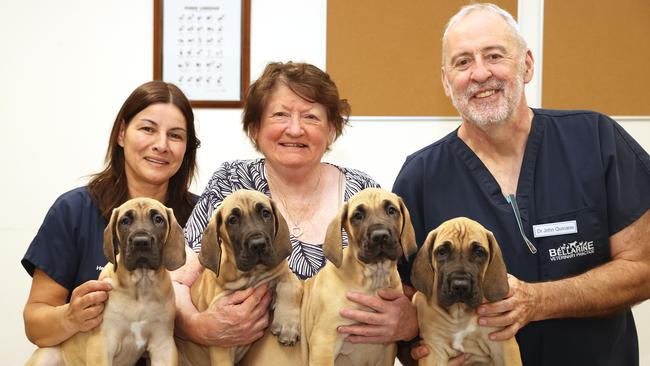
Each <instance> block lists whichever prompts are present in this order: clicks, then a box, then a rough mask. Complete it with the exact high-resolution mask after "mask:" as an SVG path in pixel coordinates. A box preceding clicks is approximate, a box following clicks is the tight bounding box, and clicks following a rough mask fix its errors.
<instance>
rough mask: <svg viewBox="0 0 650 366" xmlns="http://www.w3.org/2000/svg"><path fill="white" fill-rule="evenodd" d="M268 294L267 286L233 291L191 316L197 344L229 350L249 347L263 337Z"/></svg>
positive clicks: (266, 317)
mask: <svg viewBox="0 0 650 366" xmlns="http://www.w3.org/2000/svg"><path fill="white" fill-rule="evenodd" d="M270 302H271V292H270V291H269V290H268V286H267V285H266V284H264V285H261V286H259V287H257V288H255V289H253V288H248V289H245V290H241V291H235V292H233V293H232V294H230V295H227V296H224V297H222V298H221V299H219V300H218V301H217V302H216V303H215V304H213V305H212V306H210V307H209V308H208V309H206V310H205V311H203V312H200V313H196V314H194V315H193V316H192V318H193V319H192V320H191V324H193V325H194V326H195V327H197V331H196V334H198V338H199V339H200V343H202V344H204V345H206V346H211V345H216V346H220V347H232V346H241V345H246V344H250V343H252V342H254V341H256V340H257V339H259V338H261V337H262V335H264V329H266V327H267V326H268V324H269V311H268V310H269V309H268V308H269V304H270Z"/></svg>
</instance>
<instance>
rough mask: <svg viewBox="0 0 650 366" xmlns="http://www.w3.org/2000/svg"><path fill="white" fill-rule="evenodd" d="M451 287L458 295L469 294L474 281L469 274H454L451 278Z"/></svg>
mask: <svg viewBox="0 0 650 366" xmlns="http://www.w3.org/2000/svg"><path fill="white" fill-rule="evenodd" d="M449 288H450V289H451V291H452V292H453V293H456V294H458V295H463V294H467V293H469V292H470V291H471V289H472V281H471V279H470V278H469V276H467V275H464V274H458V275H454V276H451V278H450V279H449Z"/></svg>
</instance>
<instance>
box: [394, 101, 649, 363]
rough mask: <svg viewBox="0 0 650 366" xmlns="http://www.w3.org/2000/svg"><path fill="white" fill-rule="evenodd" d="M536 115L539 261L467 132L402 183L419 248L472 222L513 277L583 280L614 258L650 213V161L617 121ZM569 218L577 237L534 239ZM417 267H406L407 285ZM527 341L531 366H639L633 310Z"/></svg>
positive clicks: (544, 329) (526, 192)
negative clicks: (451, 225)
mask: <svg viewBox="0 0 650 366" xmlns="http://www.w3.org/2000/svg"><path fill="white" fill-rule="evenodd" d="M533 112H534V118H533V122H532V128H531V131H530V134H529V136H528V141H527V144H526V150H525V153H524V159H523V162H522V166H521V172H520V176H519V182H518V186H517V196H516V200H517V203H518V206H519V211H520V213H521V218H522V222H523V229H524V231H525V233H526V236H527V237H528V238H529V239H530V240H531V241H532V242H533V244H534V245H535V246H536V247H537V250H538V252H537V254H533V253H532V252H531V251H530V250H529V249H528V247H527V246H526V244H525V242H524V240H523V239H522V237H521V234H520V233H519V228H518V226H517V222H516V220H515V215H514V214H513V209H512V207H511V206H510V204H508V202H507V201H506V199H505V198H504V196H503V195H502V193H501V190H500V188H499V185H498V183H497V182H496V180H495V179H494V177H493V176H492V175H491V174H490V172H489V171H488V170H487V168H486V167H485V165H483V163H482V162H481V161H480V159H479V158H478V157H477V156H476V154H474V152H473V151H472V150H471V149H470V148H469V147H468V146H467V145H466V144H465V143H464V142H463V141H462V140H461V139H460V138H459V137H458V135H457V131H454V132H452V133H450V134H449V135H447V136H446V137H444V138H443V139H441V140H439V141H437V142H435V143H433V144H431V145H429V146H427V147H425V148H423V149H421V150H420V151H418V152H416V153H414V154H413V155H410V156H409V157H408V158H407V159H406V162H405V163H404V165H403V167H402V169H401V171H400V173H399V175H398V177H397V179H396V181H395V184H394V186H393V191H394V192H395V193H396V194H398V195H400V196H401V197H402V198H403V199H404V201H405V203H406V205H407V207H408V209H409V211H410V214H411V219H412V221H413V226H414V228H415V233H416V237H417V242H418V244H419V245H422V243H423V241H424V239H425V237H426V234H427V233H428V232H429V231H430V230H432V229H435V228H436V227H437V226H438V225H440V224H441V223H442V222H443V221H445V220H448V219H451V218H454V217H457V216H466V217H469V218H471V219H474V220H476V221H478V222H480V223H482V224H483V225H484V226H485V227H486V228H487V229H488V230H490V231H492V232H493V233H494V234H495V236H496V238H497V241H498V242H499V244H500V246H501V248H502V252H503V255H504V260H505V262H506V266H507V269H508V272H509V273H512V274H513V275H514V276H516V277H517V278H519V279H521V280H524V281H527V282H541V281H551V280H556V279H561V278H566V277H569V276H573V275H577V274H580V273H584V272H586V271H588V270H590V269H592V268H594V267H596V266H599V265H601V264H603V263H605V262H607V261H609V260H610V259H611V255H610V248H609V237H611V236H612V235H614V234H616V233H617V232H619V231H620V230H622V229H624V228H625V227H627V226H628V225H630V224H631V223H633V222H634V221H635V220H637V219H638V218H639V217H640V216H641V215H642V214H643V213H644V212H645V211H646V210H648V208H649V207H650V157H649V156H648V154H647V153H646V152H645V151H643V149H642V148H641V147H640V146H639V144H638V143H637V142H636V141H634V140H633V139H632V137H630V135H628V134H627V133H626V132H625V131H624V130H623V128H621V126H619V125H618V124H617V123H616V122H615V121H613V120H612V119H610V118H608V117H607V116H604V115H601V114H598V113H594V112H588V111H552V110H541V109H534V110H533ZM567 221H568V222H572V221H575V224H576V226H577V233H566V234H563V235H551V236H545V237H535V235H533V225H540V224H555V223H561V222H567ZM550 227H551V228H553V225H551V226H550ZM536 228H538V229H539V230H542V231H543V230H544V229H545V227H543V226H536ZM546 228H548V227H546ZM638 244H639V245H648V244H647V243H638ZM411 263H412V261H409V263H401V264H400V274H401V276H402V279H403V280H404V281H405V282H407V283H410V272H411V268H410V266H411ZM612 290H615V289H612ZM602 296H607V293H603V294H602ZM517 341H518V342H519V346H520V349H521V353H522V359H523V361H524V365H527V366H529V365H638V362H639V361H638V359H639V356H638V341H637V335H636V328H635V325H634V319H633V317H632V313H631V311H630V310H629V309H628V310H625V311H621V312H618V313H614V314H611V315H609V316H606V317H600V318H582V319H573V318H565V319H551V320H545V321H539V322H532V323H530V324H528V325H527V326H526V327H524V328H523V329H521V330H520V331H519V333H518V334H517Z"/></svg>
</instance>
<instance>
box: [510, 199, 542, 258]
mask: <svg viewBox="0 0 650 366" xmlns="http://www.w3.org/2000/svg"><path fill="white" fill-rule="evenodd" d="M506 201H508V203H509V204H510V206H512V211H513V212H514V213H515V219H516V220H517V226H519V233H521V237H522V238H523V239H524V242H525V243H526V245H527V246H528V249H529V250H530V252H531V253H533V254H536V253H537V248H535V246H534V245H533V243H531V241H530V240H528V237H526V234H525V233H524V226H523V224H522V223H521V215H520V214H519V207H518V206H517V198H516V197H515V195H514V194H512V193H511V194H509V195H507V196H506Z"/></svg>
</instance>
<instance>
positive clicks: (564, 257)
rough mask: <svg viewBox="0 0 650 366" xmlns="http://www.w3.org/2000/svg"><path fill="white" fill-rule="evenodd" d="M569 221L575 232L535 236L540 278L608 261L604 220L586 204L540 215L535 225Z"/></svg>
mask: <svg viewBox="0 0 650 366" xmlns="http://www.w3.org/2000/svg"><path fill="white" fill-rule="evenodd" d="M573 220H575V221H576V224H577V233H572V234H565V235H555V236H547V237H541V238H535V243H536V244H537V247H538V250H539V252H538V255H539V261H540V270H541V273H540V276H541V279H542V280H555V279H560V278H565V277H569V276H575V275H578V274H581V273H584V272H586V271H588V270H590V269H592V268H594V267H597V266H599V265H601V264H603V263H605V262H607V261H609V260H610V258H611V253H610V249H609V238H608V236H607V230H605V228H604V227H603V226H602V224H601V222H605V221H601V220H599V217H598V214H597V213H596V212H595V210H593V209H592V208H590V207H587V208H583V209H580V210H577V211H570V212H566V213H561V214H557V215H552V216H548V217H544V218H540V219H538V220H537V223H536V225H539V224H549V223H556V222H563V221H573Z"/></svg>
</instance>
